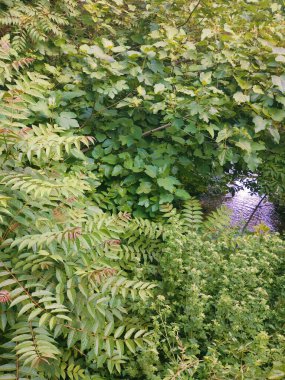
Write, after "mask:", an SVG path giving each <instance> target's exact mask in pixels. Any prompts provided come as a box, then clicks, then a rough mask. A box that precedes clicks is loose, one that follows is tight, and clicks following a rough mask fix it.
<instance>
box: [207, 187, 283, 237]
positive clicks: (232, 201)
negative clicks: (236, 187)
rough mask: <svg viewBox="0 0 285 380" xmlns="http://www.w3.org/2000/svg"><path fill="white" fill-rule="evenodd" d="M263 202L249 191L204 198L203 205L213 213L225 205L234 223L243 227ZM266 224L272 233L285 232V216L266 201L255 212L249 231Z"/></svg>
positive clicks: (244, 190)
mask: <svg viewBox="0 0 285 380" xmlns="http://www.w3.org/2000/svg"><path fill="white" fill-rule="evenodd" d="M260 200H261V196H259V195H257V194H253V195H252V194H251V193H250V191H249V190H248V189H243V190H240V191H238V192H237V193H236V194H235V196H233V197H232V196H231V195H226V196H222V197H221V196H213V197H212V196H211V197H210V196H207V197H203V198H202V205H203V207H204V208H205V210H206V211H211V210H214V209H215V208H217V207H218V206H220V205H221V204H224V205H226V206H228V207H229V208H230V209H231V210H232V212H233V213H232V222H233V224H234V225H240V226H241V227H242V226H243V225H244V224H245V223H246V221H247V220H248V219H249V218H250V215H251V214H252V212H253V210H254V209H255V207H256V206H257V204H258V203H259V201H260ZM260 223H264V224H266V225H267V226H268V227H270V229H271V231H278V232H283V233H284V232H285V214H284V213H282V212H281V211H278V210H277V208H276V206H275V205H274V204H273V203H271V202H269V201H266V200H264V201H263V202H262V203H261V205H260V207H259V208H258V209H257V211H256V212H255V214H254V216H253V218H252V220H251V221H250V223H249V226H248V228H249V230H252V229H253V227H254V226H255V225H257V224H260Z"/></svg>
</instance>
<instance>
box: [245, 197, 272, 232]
mask: <svg viewBox="0 0 285 380" xmlns="http://www.w3.org/2000/svg"><path fill="white" fill-rule="evenodd" d="M265 198H266V195H263V197H262V198H261V199H260V201H259V202H258V204H257V205H256V206H255V208H254V210H253V211H252V213H251V214H250V217H249V218H248V220H247V222H246V223H245V225H244V226H243V228H242V230H241V234H243V233H244V231H245V230H246V228H247V226H248V225H249V223H250V221H251V219H252V218H253V216H254V214H255V213H256V211H257V210H258V209H259V207H260V205H261V203H262V202H263V201H264V199H265Z"/></svg>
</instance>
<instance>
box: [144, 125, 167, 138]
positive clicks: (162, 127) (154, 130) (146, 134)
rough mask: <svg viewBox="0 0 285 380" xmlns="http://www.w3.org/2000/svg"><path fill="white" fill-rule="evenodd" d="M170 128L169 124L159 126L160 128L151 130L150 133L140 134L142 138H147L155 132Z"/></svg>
mask: <svg viewBox="0 0 285 380" xmlns="http://www.w3.org/2000/svg"><path fill="white" fill-rule="evenodd" d="M170 126H171V123H168V124H164V125H161V126H160V127H157V128H154V129H151V130H150V131H147V132H144V133H143V134H142V137H145V136H149V135H151V134H152V133H155V132H158V131H162V130H163V129H166V128H168V127H170Z"/></svg>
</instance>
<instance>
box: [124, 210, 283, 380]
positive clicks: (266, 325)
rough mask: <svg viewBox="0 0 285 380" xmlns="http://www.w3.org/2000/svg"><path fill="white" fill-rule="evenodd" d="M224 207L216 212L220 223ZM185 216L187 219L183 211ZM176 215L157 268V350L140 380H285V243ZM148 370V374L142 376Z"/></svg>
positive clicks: (136, 366)
mask: <svg viewBox="0 0 285 380" xmlns="http://www.w3.org/2000/svg"><path fill="white" fill-rule="evenodd" d="M221 215H222V214H221V211H220V212H218V213H216V214H215V215H212V216H211V220H213V218H214V216H216V218H217V219H216V222H217V221H218V220H219V219H218V218H221ZM182 218H183V217H182ZM179 219H180V218H179V217H177V216H174V217H173V220H172V222H171V226H170V228H169V229H168V230H167V233H166V234H165V237H166V240H165V248H163V249H162V251H161V253H160V256H159V261H158V263H157V266H156V268H155V271H153V268H151V269H150V268H149V267H145V269H144V270H145V272H146V273H148V275H151V276H153V277H154V278H159V279H160V280H159V281H158V283H159V287H158V289H159V293H158V295H157V297H156V298H155V300H154V302H153V303H152V305H151V307H150V311H149V310H145V315H150V316H151V317H152V318H153V320H154V322H153V323H154V330H155V333H156V334H157V341H158V342H159V343H158V345H157V346H156V350H157V356H154V355H153V356H152V357H150V356H145V360H146V361H147V362H148V364H147V365H145V366H143V365H142V364H141V363H140V362H139V363H133V366H130V367H128V368H129V369H127V373H129V374H131V375H132V376H133V378H137V379H164V380H166V379H172V380H174V379H185V380H186V379H201V380H202V379H203V380H204V379H256V380H257V379H273V378H275V377H274V376H276V379H284V377H285V372H284V364H285V362H284V353H285V352H284V347H285V345H284V343H285V337H284V334H283V328H282V326H283V321H284V309H283V306H284V264H285V257H284V241H282V240H281V239H280V238H279V236H274V235H272V234H268V232H267V233H266V232H264V233H263V232H258V231H257V233H256V234H249V235H241V236H237V235H236V233H235V231H234V230H230V229H226V230H225V229H221V230H220V231H219V232H218V235H217V231H216V230H215V231H213V233H212V232H211V229H210V231H209V229H208V226H207V222H206V223H205V224H203V223H202V224H200V230H199V231H193V229H192V230H190V229H189V226H185V227H183V225H181V224H180V222H179ZM282 305H283V306H282ZM141 371H143V374H140V373H141Z"/></svg>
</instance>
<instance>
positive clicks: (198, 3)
mask: <svg viewBox="0 0 285 380" xmlns="http://www.w3.org/2000/svg"><path fill="white" fill-rule="evenodd" d="M200 3H201V0H198V2H197V4H196V5H195V7H194V8H193V9H192V11H191V12H190V14H189V16H188V17H187V19H186V21H184V22H183V24H180V25H178V28H181V27H182V26H184V25H186V24H187V22H188V21H189V20H190V18H191V17H192V15H193V13H194V12H195V11H196V9H197V8H198V6H199V5H200Z"/></svg>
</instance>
